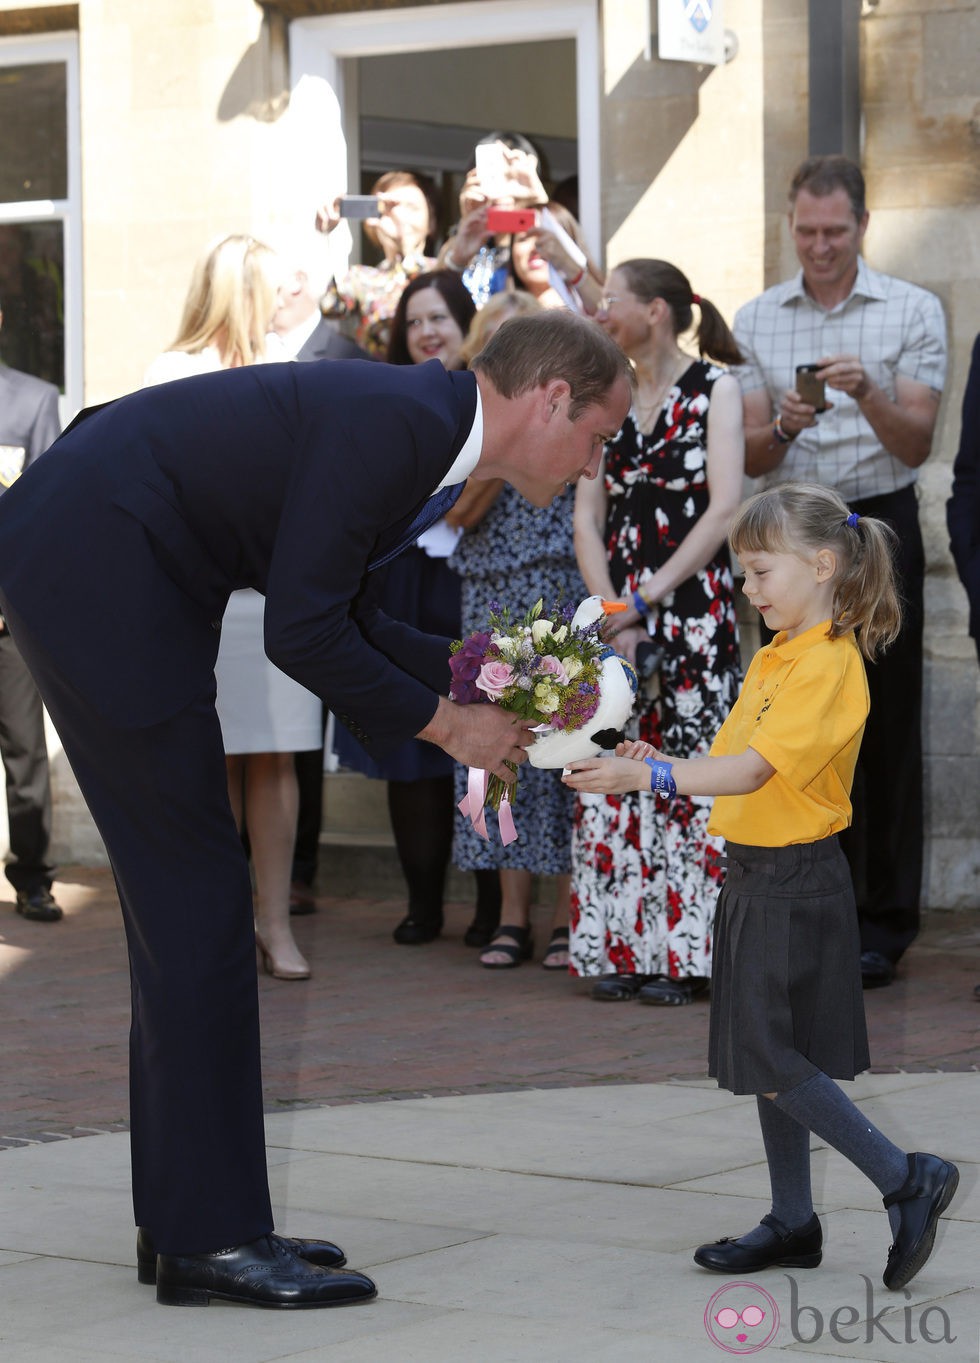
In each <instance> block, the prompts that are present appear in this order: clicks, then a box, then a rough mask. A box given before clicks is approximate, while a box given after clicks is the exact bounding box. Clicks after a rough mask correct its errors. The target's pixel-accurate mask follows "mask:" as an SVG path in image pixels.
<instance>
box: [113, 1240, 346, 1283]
mask: <svg viewBox="0 0 980 1363" xmlns="http://www.w3.org/2000/svg"><path fill="white" fill-rule="evenodd" d="M270 1238H271V1239H273V1240H281V1241H282V1243H283V1244H284V1245H286V1246H287V1248H288V1249H291V1250H292V1252H293V1253H294V1254H298V1255H299V1257H300V1258H301V1259H305V1260H306V1262H307V1263H309V1264H319V1265H320V1267H321V1268H343V1266H344V1264H346V1262H347V1255H346V1254H345V1253H344V1251H343V1250H342V1249H341V1248H340V1246H339V1245H335V1244H333V1243H332V1241H330V1240H289V1239H287V1238H286V1236H284V1235H272V1236H271V1237H270ZM136 1276H137V1278H139V1280H140V1282H141V1283H143V1285H144V1286H145V1287H153V1286H155V1284H156V1280H157V1251H156V1246H155V1245H154V1243H153V1237H152V1236H151V1235H150V1232H149V1231H148V1230H145V1229H144V1227H143V1226H140V1228H139V1230H138V1231H137V1232H136Z"/></svg>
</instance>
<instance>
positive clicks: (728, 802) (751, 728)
mask: <svg viewBox="0 0 980 1363" xmlns="http://www.w3.org/2000/svg"><path fill="white" fill-rule="evenodd" d="M829 624H830V622H829V621H824V623H823V624H820V625H815V626H814V627H813V629H808V630H806V631H805V633H803V634H800V635H798V636H797V637H796V638H795V639H787V637H786V635H785V633H780V634H777V635H776V637H775V638H774V639H773V641H772V643H771V644H768V645H767V646H766V647H765V648H761V649H760V650H759V652H758V653H757V654H756V655H755V657H754V658H753V659H752V662H751V664H750V666H749V670H748V673H747V675H746V678H745V682H744V683H743V686H742V690H741V692H740V694H739V697H738V700H737V701H736V702H735V704H734V705H733V706H732V709H731V713H730V714H729V716H728V718H727V719H726V720H725V722H724V724H723V725H722V726H721V729H720V730H719V732H718V736H717V738H716V739H715V741H714V743H713V744H712V745H711V753H712V755H713V756H719V755H723V754H731V753H741V752H744V751H745V750H746V748H754V749H755V751H756V752H757V753H759V754H760V755H761V756H762V757H764V758H765V759H766V761H767V762H769V763H771V764H772V766H773V767H775V769H776V770H775V773H774V774H773V775H772V776H771V777H770V778H769V780H768V781H767V782H766V784H765V785H764V786H762V787H761V789H759V790H756V791H753V792H752V793H751V794H750V795H719V796H717V797H716V799H715V802H714V805H713V806H712V809H711V818H710V821H709V823H708V832H709V833H717V834H718V835H719V836H721V837H723V838H726V839H727V840H728V841H729V842H741V843H746V844H748V845H749V846H754V847H786V846H788V845H789V844H790V843H798V842H817V841H819V840H820V839H821V838H827V837H829V836H830V835H831V834H832V833H838V832H840V830H841V829H842V828H846V827H847V825H848V824H849V823H850V821H851V785H852V782H853V780H854V765H855V763H856V762H857V755H858V750H859V749H860V747H861V737H862V735H863V733H864V724H865V720H866V719H867V717H868V708H869V700H868V678H867V675H866V674H865V670H864V659H863V658H862V657H861V654H860V651H859V650H858V646H857V643H856V642H855V639H854V635H853V633H851V634H845V635H844V636H843V637H842V638H840V639H829V638H828V637H827V629H828V627H829Z"/></svg>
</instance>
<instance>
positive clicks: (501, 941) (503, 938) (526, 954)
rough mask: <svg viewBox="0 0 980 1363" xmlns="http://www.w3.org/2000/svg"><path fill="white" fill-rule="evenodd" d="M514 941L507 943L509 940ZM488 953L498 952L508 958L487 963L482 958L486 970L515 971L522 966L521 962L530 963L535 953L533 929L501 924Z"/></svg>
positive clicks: (491, 940)
mask: <svg viewBox="0 0 980 1363" xmlns="http://www.w3.org/2000/svg"><path fill="white" fill-rule="evenodd" d="M508 937H511V938H513V941H507V938H508ZM487 951H498V952H499V953H500V955H501V956H506V958H507V959H506V960H505V961H485V960H484V959H483V957H482V956H481V957H480V964H481V965H482V966H483V968H484V970H513V969H514V967H515V966H518V965H520V963H521V961H529V960H530V959H531V954H532V952H533V951H534V941H533V939H532V937H531V929H530V928H529V927H527V928H518V927H514V925H513V924H507V923H501V925H500V927H499V928H498V929H497V931H496V932H495V933H494V935H493V937H492V938H491V939H490V941H489V943H488V944H487Z"/></svg>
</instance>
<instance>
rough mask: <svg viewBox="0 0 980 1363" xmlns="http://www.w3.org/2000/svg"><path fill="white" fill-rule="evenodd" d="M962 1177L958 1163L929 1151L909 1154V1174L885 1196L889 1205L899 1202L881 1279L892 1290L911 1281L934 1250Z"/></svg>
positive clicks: (885, 1201)
mask: <svg viewBox="0 0 980 1363" xmlns="http://www.w3.org/2000/svg"><path fill="white" fill-rule="evenodd" d="M959 1181H960V1171H959V1170H958V1169H957V1167H956V1165H955V1164H950V1162H949V1161H948V1160H944V1159H940V1158H939V1156H938V1155H926V1154H923V1153H922V1152H921V1151H917V1152H916V1153H915V1154H912V1155H909V1176H908V1178H907V1179H906V1180H905V1182H904V1183H903V1184H902V1186H901V1188H898V1189H896V1191H895V1192H893V1193H889V1194H888V1196H887V1197H886V1198H884V1199H883V1201H884V1204H885V1207H886V1209H887V1208H888V1207H891V1206H894V1205H895V1204H896V1203H897V1204H898V1211H899V1217H900V1220H899V1223H898V1234H897V1235H896V1236H895V1243H894V1244H893V1245H892V1247H891V1249H890V1250H889V1251H888V1262H887V1264H886V1265H885V1272H884V1274H883V1275H882V1282H883V1283H884V1284H885V1286H886V1287H888V1288H891V1289H892V1290H893V1291H895V1290H897V1289H898V1288H900V1287H904V1286H905V1284H906V1283H910V1282H911V1281H912V1279H913V1278H914V1277H915V1275H916V1274H917V1273H918V1272H919V1270H920V1269H921V1268H923V1267H924V1266H925V1262H926V1260H927V1259H928V1258H929V1255H930V1254H931V1253H932V1247H933V1245H934V1244H935V1241H936V1226H937V1223H938V1221H939V1218H940V1216H941V1215H942V1214H943V1212H944V1211H945V1210H946V1208H947V1207H948V1206H949V1204H950V1203H951V1202H952V1200H953V1194H954V1193H955V1192H956V1188H957V1185H958V1184H959Z"/></svg>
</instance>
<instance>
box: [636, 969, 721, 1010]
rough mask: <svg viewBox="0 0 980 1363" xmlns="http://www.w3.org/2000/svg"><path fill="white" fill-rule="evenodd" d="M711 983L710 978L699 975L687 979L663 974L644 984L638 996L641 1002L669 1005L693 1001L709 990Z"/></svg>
mask: <svg viewBox="0 0 980 1363" xmlns="http://www.w3.org/2000/svg"><path fill="white" fill-rule="evenodd" d="M709 984H710V980H707V979H705V978H704V976H699V975H692V976H690V977H689V978H688V979H686V980H672V979H668V977H667V976H666V975H662V976H661V977H660V978H659V979H655V980H650V981H649V982H648V983H647V984H645V985H643V986H642V988H641V989H640V990H639V992H638V993H637V996H636V997H637V999H638V1000H639V1001H640V1003H657V1004H661V1005H667V1006H668V1007H670V1006H671V1005H674V1006H676V1005H678V1004H683V1003H693V1002H694V1000H695V999H696V998H697V997H698V995H699V994H704V993H706V992H707V988H708V985H709Z"/></svg>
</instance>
